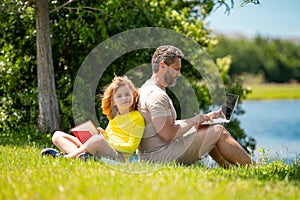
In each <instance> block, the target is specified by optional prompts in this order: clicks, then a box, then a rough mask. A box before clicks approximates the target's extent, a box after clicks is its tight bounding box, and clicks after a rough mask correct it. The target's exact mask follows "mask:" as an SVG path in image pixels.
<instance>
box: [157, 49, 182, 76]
mask: <svg viewBox="0 0 300 200" xmlns="http://www.w3.org/2000/svg"><path fill="white" fill-rule="evenodd" d="M183 56H184V55H183V53H182V51H181V50H180V49H178V48H177V47H174V46H172V45H163V46H160V47H158V48H157V49H156V50H155V52H154V54H153V56H152V60H151V64H152V71H153V72H154V73H156V72H157V71H158V68H159V63H160V62H161V61H163V62H164V63H165V64H166V65H168V66H169V65H171V64H173V63H175V61H176V58H182V57H183Z"/></svg>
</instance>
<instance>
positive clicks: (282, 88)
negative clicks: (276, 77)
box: [247, 84, 300, 100]
mask: <svg viewBox="0 0 300 200" xmlns="http://www.w3.org/2000/svg"><path fill="white" fill-rule="evenodd" d="M247 86H248V87H249V88H251V90H252V93H251V94H249V95H248V96H247V99H248V100H269V99H274V100H276V99H300V84H252V85H251V84H249V85H247Z"/></svg>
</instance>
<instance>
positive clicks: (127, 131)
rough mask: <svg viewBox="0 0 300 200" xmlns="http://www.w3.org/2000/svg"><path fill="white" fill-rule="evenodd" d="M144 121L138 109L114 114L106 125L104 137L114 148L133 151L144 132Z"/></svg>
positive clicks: (121, 150)
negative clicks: (122, 113)
mask: <svg viewBox="0 0 300 200" xmlns="http://www.w3.org/2000/svg"><path fill="white" fill-rule="evenodd" d="M144 129H145V122H144V118H143V116H142V115H141V114H140V112H139V111H137V110H134V111H132V112H129V113H127V114H124V115H116V116H115V117H114V118H113V119H112V120H110V121H109V124H108V126H107V127H106V129H105V131H106V134H105V135H106V139H107V141H108V142H109V143H110V144H111V145H112V147H113V148H114V149H116V150H117V151H120V152H127V153H133V152H135V150H136V149H137V148H138V146H139V144H140V142H141V139H142V137H143V134H144Z"/></svg>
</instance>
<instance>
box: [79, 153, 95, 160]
mask: <svg viewBox="0 0 300 200" xmlns="http://www.w3.org/2000/svg"><path fill="white" fill-rule="evenodd" d="M77 158H78V159H81V160H83V161H87V160H88V159H90V158H93V155H92V154H89V153H86V152H84V153H81V154H79V155H78V156H77Z"/></svg>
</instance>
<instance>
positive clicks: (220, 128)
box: [214, 124, 230, 137]
mask: <svg viewBox="0 0 300 200" xmlns="http://www.w3.org/2000/svg"><path fill="white" fill-rule="evenodd" d="M214 130H215V132H216V133H218V134H220V137H229V136H230V133H229V131H227V130H226V129H225V128H224V126H222V125H220V124H217V125H215V126H214Z"/></svg>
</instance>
